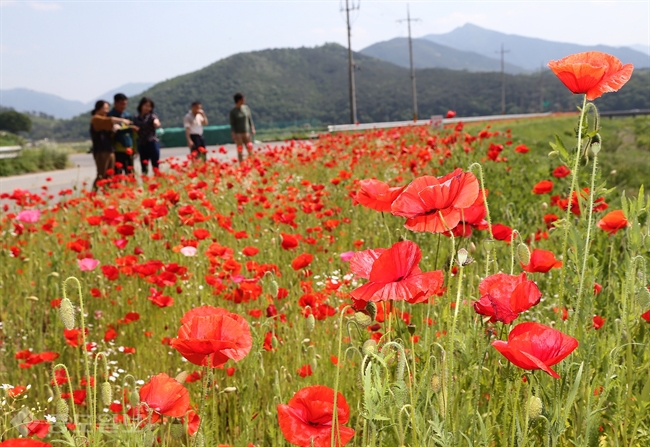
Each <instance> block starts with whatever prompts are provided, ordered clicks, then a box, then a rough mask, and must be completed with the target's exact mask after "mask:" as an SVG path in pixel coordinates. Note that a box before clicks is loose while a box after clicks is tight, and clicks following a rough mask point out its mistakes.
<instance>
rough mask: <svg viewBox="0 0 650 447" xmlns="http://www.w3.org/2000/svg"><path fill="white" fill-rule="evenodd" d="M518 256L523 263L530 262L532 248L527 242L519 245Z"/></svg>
mask: <svg viewBox="0 0 650 447" xmlns="http://www.w3.org/2000/svg"><path fill="white" fill-rule="evenodd" d="M517 258H518V259H519V262H521V263H522V264H523V265H528V264H530V250H529V249H528V247H527V246H526V244H519V245H517Z"/></svg>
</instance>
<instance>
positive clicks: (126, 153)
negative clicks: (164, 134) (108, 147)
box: [108, 93, 138, 175]
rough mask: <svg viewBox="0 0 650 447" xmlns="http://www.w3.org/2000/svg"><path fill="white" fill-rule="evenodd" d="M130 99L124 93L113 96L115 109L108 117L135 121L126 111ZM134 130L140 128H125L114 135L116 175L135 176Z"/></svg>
mask: <svg viewBox="0 0 650 447" xmlns="http://www.w3.org/2000/svg"><path fill="white" fill-rule="evenodd" d="M128 103H129V98H127V97H126V95H125V94H124V93H118V94H116V95H115V96H113V109H112V110H111V111H110V112H108V116H113V117H117V118H122V119H126V120H129V121H132V120H133V117H132V116H131V114H130V113H129V112H127V111H126V106H127V105H128ZM133 130H135V131H136V132H137V131H138V128H137V127H135V126H133V127H126V126H124V127H123V128H121V129H120V130H118V131H117V132H115V133H114V135H113V147H114V148H115V167H116V169H115V172H116V174H122V173H126V174H128V175H133V152H134V149H133Z"/></svg>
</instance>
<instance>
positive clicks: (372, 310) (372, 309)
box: [366, 301, 377, 320]
mask: <svg viewBox="0 0 650 447" xmlns="http://www.w3.org/2000/svg"><path fill="white" fill-rule="evenodd" d="M366 312H368V315H370V318H372V319H373V320H374V319H375V317H376V316H377V305H376V304H375V303H373V302H372V301H368V302H367V303H366Z"/></svg>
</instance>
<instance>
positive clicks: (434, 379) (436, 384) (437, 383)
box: [431, 374, 442, 393]
mask: <svg viewBox="0 0 650 447" xmlns="http://www.w3.org/2000/svg"><path fill="white" fill-rule="evenodd" d="M441 388H442V381H441V380H440V376H439V375H438V374H434V375H432V376H431V391H433V392H434V393H437V392H438V391H440V389H441Z"/></svg>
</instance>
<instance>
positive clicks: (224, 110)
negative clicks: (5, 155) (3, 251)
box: [30, 44, 650, 140]
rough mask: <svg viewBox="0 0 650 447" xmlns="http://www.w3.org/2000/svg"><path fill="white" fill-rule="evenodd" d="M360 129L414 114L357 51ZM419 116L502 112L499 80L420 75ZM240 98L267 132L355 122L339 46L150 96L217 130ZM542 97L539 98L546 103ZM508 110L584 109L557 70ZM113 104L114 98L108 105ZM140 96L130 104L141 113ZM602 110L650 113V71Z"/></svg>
mask: <svg viewBox="0 0 650 447" xmlns="http://www.w3.org/2000/svg"><path fill="white" fill-rule="evenodd" d="M355 59H356V65H357V71H356V86H357V104H358V118H359V121H360V122H377V121H393V120H407V119H410V118H411V117H412V109H411V104H412V103H411V84H410V75H409V71H408V69H406V68H402V67H398V66H397V65H393V64H391V63H388V62H384V61H380V60H378V59H374V58H370V57H368V56H364V55H362V54H355ZM416 76H417V88H418V103H419V111H420V117H424V118H425V117H428V116H431V115H435V114H443V113H445V112H446V111H447V110H448V109H453V110H455V111H456V112H457V113H458V115H459V116H477V115H490V114H497V113H500V109H501V74H500V73H470V72H467V71H454V70H446V69H419V70H417V71H416ZM237 91H241V92H243V93H244V94H245V95H246V96H247V98H248V103H249V105H250V106H251V108H252V110H253V114H254V117H255V120H256V122H257V123H258V124H260V125H264V124H266V125H273V124H272V123H287V122H294V121H304V120H309V121H311V123H312V124H315V125H317V124H321V125H326V124H340V123H347V122H349V116H350V115H349V109H348V77H347V52H346V50H345V48H343V47H342V46H340V45H336V44H328V45H324V46H321V47H316V48H298V49H271V50H263V51H255V52H250V53H240V54H236V55H234V56H231V57H228V58H226V59H223V60H220V61H218V62H215V63H214V64H211V65H209V66H207V67H205V68H203V69H201V70H199V71H196V72H193V73H188V74H185V75H182V76H178V77H176V78H173V79H170V80H167V81H164V82H161V83H159V84H156V85H154V86H153V87H151V88H150V89H149V90H147V91H146V92H144V94H145V95H147V96H150V97H151V98H153V99H154V100H155V102H156V110H157V112H158V114H159V116H160V117H161V119H162V121H163V125H164V126H165V127H170V126H179V125H181V123H182V118H183V115H184V114H185V113H187V110H188V109H189V105H190V103H191V102H192V101H194V100H200V101H202V102H203V104H204V108H205V110H206V113H207V115H208V117H209V118H210V122H211V124H226V123H227V114H228V111H229V110H230V109H231V108H232V106H233V102H232V95H233V94H234V93H235V92H237ZM540 95H541V96H540ZM506 98H507V113H527V112H539V111H541V110H542V109H543V110H544V111H551V110H552V111H569V110H575V106H576V105H577V104H578V103H579V98H578V97H577V96H573V95H571V93H569V92H567V90H566V88H565V87H564V86H563V85H562V84H561V83H560V82H559V81H558V80H557V79H556V78H555V76H553V75H552V73H550V72H544V73H542V74H540V73H537V74H530V75H528V74H521V75H506ZM107 99H109V98H107ZM137 100H138V98H132V100H131V104H130V108H131V109H135V106H136V105H137ZM596 104H597V105H598V107H599V108H600V109H601V110H623V109H632V108H650V71H648V70H637V71H635V73H634V75H633V76H632V79H631V80H630V82H629V83H628V84H627V85H625V87H624V88H623V89H621V91H620V92H619V93H618V94H616V95H605V96H604V97H602V98H600V99H598V100H597V101H596ZM88 120H89V117H88V116H85V115H84V116H81V117H77V118H75V119H72V120H65V121H52V120H45V119H38V120H34V126H33V131H32V134H31V135H30V136H31V137H32V138H43V137H50V138H55V139H59V140H71V139H80V138H86V137H87V134H88Z"/></svg>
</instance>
